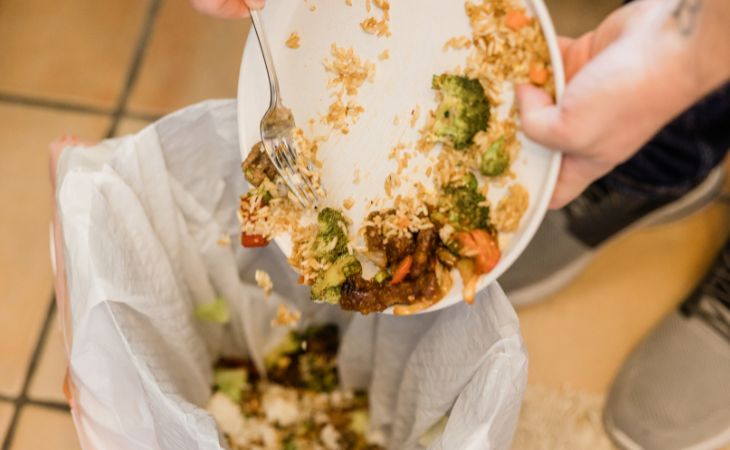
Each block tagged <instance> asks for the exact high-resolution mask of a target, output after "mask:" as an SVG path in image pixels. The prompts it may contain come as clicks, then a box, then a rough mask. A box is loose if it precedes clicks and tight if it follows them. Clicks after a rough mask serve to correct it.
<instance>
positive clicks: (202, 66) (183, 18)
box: [129, 0, 249, 114]
mask: <svg viewBox="0 0 730 450" xmlns="http://www.w3.org/2000/svg"><path fill="white" fill-rule="evenodd" d="M248 28H249V22H248V20H236V21H224V20H219V19H213V18H209V17H205V16H203V15H201V14H198V13H197V12H195V11H194V10H192V8H190V6H189V4H188V1H187V0H167V1H165V2H163V5H162V9H161V11H160V12H159V15H158V17H157V22H156V24H155V27H154V33H153V35H152V38H151V41H150V45H149V47H148V48H147V51H146V52H145V55H144V60H143V64H142V69H141V72H140V74H139V78H138V81H137V83H136V85H135V87H134V89H133V91H132V96H131V98H130V101H129V109H130V110H131V111H135V112H140V113H145V114H163V113H166V112H169V111H171V110H174V109H178V108H181V107H183V106H186V105H189V104H191V103H195V102H198V101H201V100H205V99H209V98H223V97H234V96H235V95H236V85H237V80H238V68H239V66H240V62H241V54H242V51H243V44H244V39H245V36H246V33H247V30H248Z"/></svg>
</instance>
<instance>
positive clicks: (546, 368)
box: [518, 204, 730, 393]
mask: <svg viewBox="0 0 730 450" xmlns="http://www.w3.org/2000/svg"><path fill="white" fill-rule="evenodd" d="M729 231H730V208H728V206H727V205H721V204H715V205H713V206H711V207H708V208H706V209H705V210H703V211H701V212H700V213H698V214H696V215H694V216H692V217H690V218H687V219H684V220H682V221H681V222H677V223H674V224H671V225H664V226H661V227H656V228H653V229H647V230H644V231H641V232H636V233H632V234H630V235H627V236H626V237H625V238H621V239H620V241H618V242H615V243H614V244H611V245H610V246H609V247H607V248H605V249H604V250H602V251H601V252H600V254H599V255H598V256H597V258H596V259H595V260H594V261H593V263H592V264H591V265H590V266H589V267H588V268H587V270H585V271H584V272H583V273H582V274H581V275H580V276H579V277H578V278H577V279H576V280H575V281H574V282H573V283H572V284H571V285H569V286H568V287H566V288H565V289H564V290H563V291H562V292H560V293H558V294H556V295H555V296H553V297H552V298H550V299H547V300H546V301H544V302H543V303H540V304H537V305H534V306H531V307H527V308H525V309H523V310H521V311H519V312H518V313H519V316H520V321H521V325H522V330H523V333H524V337H525V342H526V344H527V349H528V351H529V354H530V383H531V384H540V385H546V386H553V387H561V386H563V385H567V386H571V387H574V388H576V389H580V390H585V391H589V392H596V393H603V392H605V390H606V389H607V388H608V386H609V385H610V382H611V380H612V378H613V376H614V374H615V373H616V371H617V370H618V368H619V367H620V365H621V363H622V362H623V360H624V358H625V357H626V356H627V355H628V353H629V352H630V351H631V349H632V348H633V347H634V346H635V345H636V344H638V342H639V341H640V340H641V338H642V337H643V336H645V335H646V333H648V332H649V331H650V330H651V329H652V328H653V327H654V326H655V325H656V324H657V323H658V322H659V321H660V320H661V319H662V317H664V316H665V315H666V314H668V313H669V312H671V311H673V310H674V308H676V306H677V304H678V303H680V302H681V301H682V300H683V299H684V297H685V296H686V295H687V294H688V293H689V292H690V291H691V290H692V289H693V288H694V287H695V285H696V283H697V282H698V280H699V279H700V278H701V277H702V276H703V275H704V274H705V272H706V270H707V268H708V267H709V264H710V263H711V262H712V260H713V259H714V256H715V253H716V251H717V249H718V248H719V247H720V246H721V245H722V244H723V243H724V242H725V238H726V236H727V235H728V232H729Z"/></svg>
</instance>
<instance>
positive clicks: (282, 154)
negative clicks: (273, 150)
mask: <svg viewBox="0 0 730 450" xmlns="http://www.w3.org/2000/svg"><path fill="white" fill-rule="evenodd" d="M277 149H278V150H279V151H278V152H277V156H278V158H279V160H280V161H281V160H283V161H284V162H285V163H286V164H284V167H285V168H286V169H287V174H288V178H289V183H291V189H293V190H295V191H296V193H297V194H298V197H299V198H300V199H303V201H304V202H305V204H304V206H305V207H313V206H314V205H315V204H316V203H317V198H316V196H312V195H311V192H308V190H307V189H306V187H307V184H306V183H307V182H308V178H307V177H306V175H305V174H303V173H301V171H300V170H299V167H297V166H295V165H293V164H292V163H291V160H290V159H289V158H288V157H287V156H288V155H287V153H289V152H290V151H291V147H290V146H289V143H288V142H287V140H286V139H283V140H282V141H281V145H280V146H277Z"/></svg>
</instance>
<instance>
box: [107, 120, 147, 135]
mask: <svg viewBox="0 0 730 450" xmlns="http://www.w3.org/2000/svg"><path fill="white" fill-rule="evenodd" d="M150 123H151V122H150V121H148V120H142V119H133V118H127V117H125V118H123V119H122V120H120V121H119V125H118V126H117V130H116V133H114V135H115V136H124V135H127V134H134V133H137V132H139V131H142V129H143V128H144V127H146V126H147V125H149V124H150Z"/></svg>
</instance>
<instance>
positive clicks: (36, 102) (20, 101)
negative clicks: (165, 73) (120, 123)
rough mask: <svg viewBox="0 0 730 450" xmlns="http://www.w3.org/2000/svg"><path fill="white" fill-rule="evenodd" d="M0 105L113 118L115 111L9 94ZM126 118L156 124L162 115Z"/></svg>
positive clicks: (0, 95)
mask: <svg viewBox="0 0 730 450" xmlns="http://www.w3.org/2000/svg"><path fill="white" fill-rule="evenodd" d="M0 103H8V104H13V105H22V106H31V107H36V108H45V109H55V110H59V111H68V112H77V113H86V114H100V115H105V116H111V115H113V114H114V111H113V110H111V109H105V108H97V107H94V106H87V105H83V104H79V103H69V102H64V101H56V100H48V99H42V98H37V97H26V96H23V95H15V94H8V93H4V92H0ZM122 117H124V118H130V119H139V120H145V121H148V122H154V121H156V120H158V119H160V117H162V116H160V115H157V114H144V113H136V112H132V111H124V113H123V114H122Z"/></svg>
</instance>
